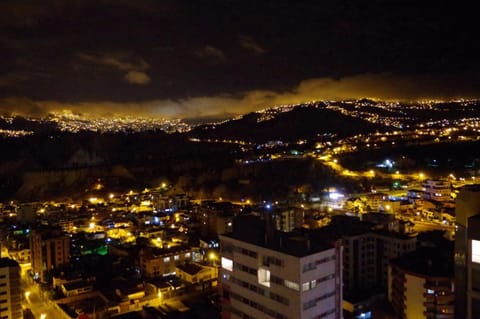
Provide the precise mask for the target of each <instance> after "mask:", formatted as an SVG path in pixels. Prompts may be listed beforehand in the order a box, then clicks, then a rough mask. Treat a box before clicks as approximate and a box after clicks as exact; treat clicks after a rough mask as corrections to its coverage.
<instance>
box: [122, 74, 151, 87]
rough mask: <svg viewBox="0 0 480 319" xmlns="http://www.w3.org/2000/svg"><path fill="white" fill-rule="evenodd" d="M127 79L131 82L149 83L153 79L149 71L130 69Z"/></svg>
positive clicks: (126, 75)
mask: <svg viewBox="0 0 480 319" xmlns="http://www.w3.org/2000/svg"><path fill="white" fill-rule="evenodd" d="M125 81H127V82H128V83H131V84H140V85H143V84H148V83H150V81H151V79H150V77H149V76H148V74H147V73H145V72H140V71H128V73H127V74H125Z"/></svg>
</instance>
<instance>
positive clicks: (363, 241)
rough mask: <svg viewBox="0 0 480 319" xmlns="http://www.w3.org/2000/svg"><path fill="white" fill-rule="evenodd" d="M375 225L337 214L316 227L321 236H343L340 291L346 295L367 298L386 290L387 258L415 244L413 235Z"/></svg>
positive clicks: (348, 297) (347, 296)
mask: <svg viewBox="0 0 480 319" xmlns="http://www.w3.org/2000/svg"><path fill="white" fill-rule="evenodd" d="M374 226H376V224H372V223H368V222H362V221H360V220H358V218H355V217H346V216H337V217H336V218H333V219H332V222H331V223H330V225H328V226H326V227H323V228H321V229H319V231H317V234H316V235H318V236H319V237H320V238H338V239H341V240H342V244H343V247H344V249H343V292H344V296H345V298H347V299H352V300H358V298H368V297H370V296H371V295H372V294H375V293H377V292H383V291H385V288H386V287H387V279H388V263H389V262H390V260H391V259H393V258H397V257H399V256H402V255H403V254H405V253H407V252H410V251H413V250H415V248H416V243H417V239H416V236H415V235H405V234H401V233H399V232H393V231H388V228H385V229H384V230H382V229H375V227H374Z"/></svg>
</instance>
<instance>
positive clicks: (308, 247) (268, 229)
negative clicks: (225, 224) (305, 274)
mask: <svg viewBox="0 0 480 319" xmlns="http://www.w3.org/2000/svg"><path fill="white" fill-rule="evenodd" d="M267 219H268V216H267ZM268 224H269V222H268V221H265V219H262V218H260V217H259V216H255V215H242V216H238V217H237V218H236V219H235V220H234V223H233V232H231V233H228V234H225V235H224V236H226V237H230V238H233V239H237V240H241V241H245V242H248V243H250V244H254V245H257V246H261V247H265V248H268V249H271V250H275V251H278V252H282V253H284V254H287V255H291V256H296V257H304V256H308V255H312V254H315V253H318V252H321V251H324V250H327V249H330V248H333V247H334V241H335V240H331V238H330V239H327V240H317V239H315V238H313V237H311V236H310V233H309V232H306V231H302V230H299V231H295V232H289V233H286V232H281V231H277V230H276V229H275V228H274V226H273V225H270V226H268Z"/></svg>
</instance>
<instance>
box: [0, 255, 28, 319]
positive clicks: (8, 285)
mask: <svg viewBox="0 0 480 319" xmlns="http://www.w3.org/2000/svg"><path fill="white" fill-rule="evenodd" d="M21 302H22V291H21V287H20V266H19V265H18V263H17V262H16V261H15V260H13V259H9V258H0V318H2V319H21V318H23V313H22V304H21Z"/></svg>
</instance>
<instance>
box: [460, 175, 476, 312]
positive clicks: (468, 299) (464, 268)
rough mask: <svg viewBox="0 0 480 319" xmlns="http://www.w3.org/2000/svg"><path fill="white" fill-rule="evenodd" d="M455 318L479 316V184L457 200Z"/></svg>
mask: <svg viewBox="0 0 480 319" xmlns="http://www.w3.org/2000/svg"><path fill="white" fill-rule="evenodd" d="M455 212H456V218H457V225H456V228H457V230H456V233H455V256H454V259H455V318H458V319H475V318H478V316H479V314H480V185H471V186H465V187H463V188H462V189H461V191H460V193H459V194H458V196H457V198H456V208H455Z"/></svg>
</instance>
